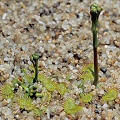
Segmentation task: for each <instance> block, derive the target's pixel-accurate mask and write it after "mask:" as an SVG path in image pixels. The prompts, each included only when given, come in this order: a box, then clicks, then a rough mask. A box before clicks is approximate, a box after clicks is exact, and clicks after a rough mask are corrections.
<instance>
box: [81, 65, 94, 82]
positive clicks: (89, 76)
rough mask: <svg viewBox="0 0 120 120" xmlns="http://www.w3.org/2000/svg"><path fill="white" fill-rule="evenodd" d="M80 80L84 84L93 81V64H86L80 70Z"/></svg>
mask: <svg viewBox="0 0 120 120" xmlns="http://www.w3.org/2000/svg"><path fill="white" fill-rule="evenodd" d="M80 79H83V80H84V82H86V81H88V80H93V79H94V65H93V64H87V65H85V66H84V67H83V68H82V74H81V75H80Z"/></svg>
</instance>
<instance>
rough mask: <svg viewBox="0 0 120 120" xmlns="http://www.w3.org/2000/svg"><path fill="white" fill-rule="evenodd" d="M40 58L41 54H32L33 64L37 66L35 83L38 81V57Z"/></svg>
mask: <svg viewBox="0 0 120 120" xmlns="http://www.w3.org/2000/svg"><path fill="white" fill-rule="evenodd" d="M39 58H40V55H39V54H37V53H34V54H33V55H31V56H30V60H31V62H32V63H33V66H34V68H35V78H34V79H33V83H35V82H37V81H38V59H39Z"/></svg>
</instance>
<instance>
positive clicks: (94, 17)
mask: <svg viewBox="0 0 120 120" xmlns="http://www.w3.org/2000/svg"><path fill="white" fill-rule="evenodd" d="M101 11H102V8H101V7H100V6H98V5H97V4H96V3H95V4H92V5H91V6H90V14H91V21H92V33H93V52H94V82H93V85H95V86H97V83H98V58H97V47H98V38H97V34H98V27H97V26H98V18H99V15H100V12H101Z"/></svg>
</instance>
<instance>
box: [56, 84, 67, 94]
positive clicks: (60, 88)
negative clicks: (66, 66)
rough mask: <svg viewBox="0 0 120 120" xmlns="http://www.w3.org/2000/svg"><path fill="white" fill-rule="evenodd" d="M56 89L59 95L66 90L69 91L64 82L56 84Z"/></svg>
mask: <svg viewBox="0 0 120 120" xmlns="http://www.w3.org/2000/svg"><path fill="white" fill-rule="evenodd" d="M56 90H57V91H58V92H59V93H60V94H61V95H64V94H65V93H66V92H68V91H69V90H68V89H67V87H66V85H65V84H64V83H60V84H58V85H57V88H56Z"/></svg>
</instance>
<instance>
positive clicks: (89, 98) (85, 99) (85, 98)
mask: <svg viewBox="0 0 120 120" xmlns="http://www.w3.org/2000/svg"><path fill="white" fill-rule="evenodd" d="M80 97H81V98H80V99H81V100H82V101H83V102H84V103H89V102H91V101H92V95H91V94H85V95H84V94H83V93H81V94H80Z"/></svg>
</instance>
